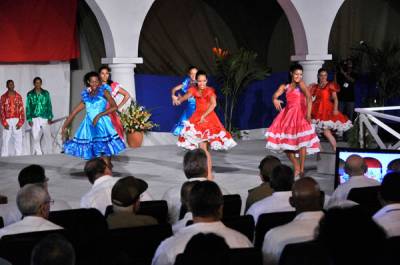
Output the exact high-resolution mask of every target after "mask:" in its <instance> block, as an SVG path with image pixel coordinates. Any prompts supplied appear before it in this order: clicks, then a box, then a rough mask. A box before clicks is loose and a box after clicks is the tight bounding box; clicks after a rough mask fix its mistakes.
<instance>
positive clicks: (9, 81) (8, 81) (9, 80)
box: [6, 79, 14, 87]
mask: <svg viewBox="0 0 400 265" xmlns="http://www.w3.org/2000/svg"><path fill="white" fill-rule="evenodd" d="M11 82H13V83H14V80H12V79H8V80H7V82H6V86H7V87H8V84H9V83H11Z"/></svg>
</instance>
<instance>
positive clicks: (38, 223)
mask: <svg viewBox="0 0 400 265" xmlns="http://www.w3.org/2000/svg"><path fill="white" fill-rule="evenodd" d="M58 229H63V228H62V227H61V226H59V225H56V224H53V223H52V222H50V221H47V220H46V219H44V218H42V217H39V216H26V217H24V219H22V220H21V221H18V222H16V223H13V224H11V225H9V226H6V227H4V228H2V229H0V238H1V237H3V236H5V235H14V234H21V233H29V232H38V231H47V230H58Z"/></svg>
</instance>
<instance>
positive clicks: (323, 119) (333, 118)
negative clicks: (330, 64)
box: [311, 68, 353, 151]
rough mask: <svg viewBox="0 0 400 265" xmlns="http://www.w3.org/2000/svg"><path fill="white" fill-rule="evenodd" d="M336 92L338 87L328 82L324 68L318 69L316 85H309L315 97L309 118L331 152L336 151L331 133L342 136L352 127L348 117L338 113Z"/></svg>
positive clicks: (334, 140)
mask: <svg viewBox="0 0 400 265" xmlns="http://www.w3.org/2000/svg"><path fill="white" fill-rule="evenodd" d="M337 92H339V86H338V85H337V84H336V83H334V82H329V81H328V71H327V70H326V69H324V68H321V69H319V70H318V84H313V85H311V95H312V96H313V97H315V100H314V102H313V104H312V112H311V118H312V122H313V123H314V124H315V126H316V129H317V132H320V133H323V134H324V136H325V137H326V138H327V139H328V141H329V143H330V145H331V146H332V149H333V151H336V139H335V137H334V136H333V135H332V131H336V132H337V133H338V134H340V135H342V134H343V132H345V131H347V130H349V129H350V128H351V127H352V126H353V125H352V124H351V121H350V120H349V119H348V117H347V116H345V115H343V114H342V113H340V112H339V111H338V98H337V94H336V93H337ZM332 101H333V102H332Z"/></svg>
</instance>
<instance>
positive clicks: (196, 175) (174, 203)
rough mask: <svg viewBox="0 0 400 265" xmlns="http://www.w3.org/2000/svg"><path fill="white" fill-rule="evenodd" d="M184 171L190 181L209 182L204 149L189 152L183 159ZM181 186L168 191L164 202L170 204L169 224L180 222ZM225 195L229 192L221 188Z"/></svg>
mask: <svg viewBox="0 0 400 265" xmlns="http://www.w3.org/2000/svg"><path fill="white" fill-rule="evenodd" d="M183 171H184V173H185V176H186V178H187V180H188V181H195V180H199V181H204V180H207V155H206V153H205V152H204V151H203V150H202V149H195V150H189V151H188V152H187V153H186V154H185V156H184V157H183ZM180 190H181V185H179V186H175V187H172V188H170V189H168V190H167V191H166V192H165V194H164V196H163V198H162V199H163V200H165V201H167V204H168V215H169V222H170V223H171V224H174V223H176V222H177V221H178V220H179V212H180V209H181V206H182V204H181V197H180ZM221 190H222V193H223V194H227V192H226V191H225V190H224V189H223V188H221Z"/></svg>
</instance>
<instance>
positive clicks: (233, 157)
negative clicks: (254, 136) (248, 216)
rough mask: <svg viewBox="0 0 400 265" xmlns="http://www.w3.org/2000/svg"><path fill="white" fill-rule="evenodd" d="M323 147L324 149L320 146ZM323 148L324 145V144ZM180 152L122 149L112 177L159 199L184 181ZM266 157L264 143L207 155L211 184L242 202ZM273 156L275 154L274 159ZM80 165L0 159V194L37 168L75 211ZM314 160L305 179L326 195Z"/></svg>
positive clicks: (85, 185) (64, 160)
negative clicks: (137, 182) (135, 181)
mask: <svg viewBox="0 0 400 265" xmlns="http://www.w3.org/2000/svg"><path fill="white" fill-rule="evenodd" d="M323 144H324V143H323ZM325 144H326V143H325ZM184 153H185V151H184V150H182V149H180V148H178V147H177V146H175V145H164V146H147V147H141V148H138V149H128V150H126V151H125V152H123V153H122V154H121V155H120V156H118V157H116V158H115V159H114V161H113V164H114V176H115V177H122V176H129V175H133V176H135V177H138V178H142V179H144V180H145V181H147V183H148V184H149V190H148V191H149V193H150V194H151V195H152V196H153V198H154V199H160V198H161V197H162V196H163V194H164V192H165V191H166V190H167V189H168V188H169V187H172V186H175V185H181V184H182V183H183V182H184V181H185V176H184V174H183V170H182V160H183V155H184ZM269 153H270V152H269V151H267V150H266V149H265V141H263V140H248V141H239V143H238V145H237V146H236V147H235V148H233V149H232V150H230V151H228V152H212V156H213V162H214V164H213V165H214V166H213V170H214V171H215V173H214V176H215V181H216V182H217V183H218V184H220V185H221V186H223V187H224V188H225V189H226V190H228V191H229V192H230V193H231V194H233V193H238V194H240V195H241V196H242V199H243V201H245V199H246V196H247V190H248V189H250V188H252V187H255V186H257V185H259V184H260V179H259V176H258V168H257V167H258V164H259V162H260V161H261V159H262V158H263V157H264V156H265V155H267V154H269ZM275 155H277V154H275ZM277 156H278V157H279V158H280V159H281V160H282V161H283V163H285V164H288V165H290V163H289V161H288V159H287V158H286V156H285V155H284V154H278V155H277ZM84 163H85V161H83V160H79V159H76V158H73V157H69V156H65V155H63V154H53V155H43V156H20V157H2V158H0V194H2V195H6V196H8V199H9V201H12V200H15V196H16V193H17V190H18V180H17V177H18V172H19V171H20V170H21V169H22V168H23V167H25V166H27V165H30V164H40V165H42V166H44V168H45V169H46V175H47V177H48V178H49V179H50V180H49V191H50V195H51V196H52V198H54V199H59V200H60V199H62V200H65V201H67V202H68V203H70V205H71V206H72V207H74V208H76V207H79V201H80V198H81V197H82V195H83V194H84V193H86V192H87V190H88V189H89V188H90V183H89V181H88V180H87V178H86V177H85V175H84V174H83V167H84ZM316 165H317V161H316V157H315V155H312V156H308V157H307V161H306V175H307V176H311V177H313V178H315V179H316V180H317V181H318V182H319V183H320V186H321V188H322V189H323V190H324V191H325V192H326V193H327V194H331V193H332V190H333V182H334V181H333V175H329V174H326V175H325V174H318V173H317V170H316Z"/></svg>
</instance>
